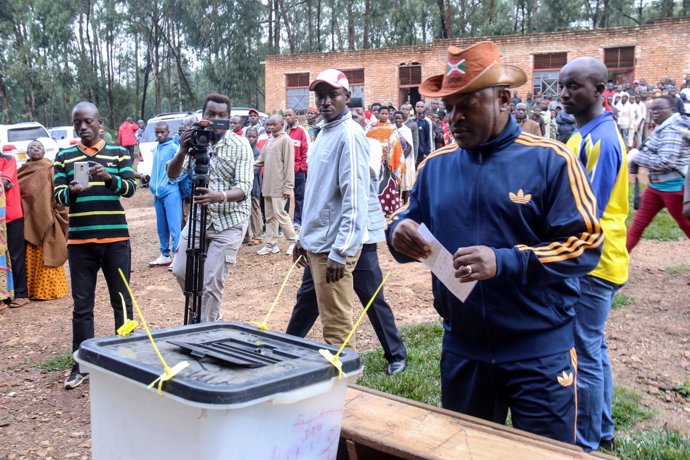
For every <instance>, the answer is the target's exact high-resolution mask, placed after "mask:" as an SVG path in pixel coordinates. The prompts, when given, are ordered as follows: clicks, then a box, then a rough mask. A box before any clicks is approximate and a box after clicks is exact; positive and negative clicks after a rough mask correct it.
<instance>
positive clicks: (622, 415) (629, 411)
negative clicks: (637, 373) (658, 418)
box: [613, 387, 654, 431]
mask: <svg viewBox="0 0 690 460" xmlns="http://www.w3.org/2000/svg"><path fill="white" fill-rule="evenodd" d="M641 401H642V395H640V393H638V392H637V391H635V390H632V389H630V388H625V387H616V388H614V390H613V419H614V421H615V422H616V429H617V430H619V431H625V430H629V429H631V428H632V427H633V426H634V425H636V424H637V423H640V422H641V421H643V420H647V419H648V418H650V417H652V416H653V415H654V411H653V410H652V409H650V408H648V407H646V406H643V405H642V403H641Z"/></svg>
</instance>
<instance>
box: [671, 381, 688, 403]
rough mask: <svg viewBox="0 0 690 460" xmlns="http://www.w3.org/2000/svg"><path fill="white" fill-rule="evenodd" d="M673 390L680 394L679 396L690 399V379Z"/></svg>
mask: <svg viewBox="0 0 690 460" xmlns="http://www.w3.org/2000/svg"><path fill="white" fill-rule="evenodd" d="M673 389H674V390H675V391H676V393H678V394H679V395H681V396H683V397H685V398H690V379H688V380H686V381H685V382H683V383H681V384H679V385H676V386H675V387H673Z"/></svg>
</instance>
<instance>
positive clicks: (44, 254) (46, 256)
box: [17, 140, 67, 300]
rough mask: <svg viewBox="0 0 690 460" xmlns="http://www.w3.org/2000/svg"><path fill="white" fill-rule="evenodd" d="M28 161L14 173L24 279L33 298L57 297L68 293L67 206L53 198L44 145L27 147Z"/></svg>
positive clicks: (51, 164)
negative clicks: (20, 209)
mask: <svg viewBox="0 0 690 460" xmlns="http://www.w3.org/2000/svg"><path fill="white" fill-rule="evenodd" d="M27 155H28V157H29V160H28V161H27V162H26V163H24V164H23V165H22V166H21V167H20V168H19V170H18V171H17V175H18V178H19V189H20V191H21V195H22V207H23V208H24V239H25V240H26V278H27V285H28V288H29V297H30V298H32V299H40V300H49V299H60V298H62V297H64V296H65V295H67V278H66V277H65V268H64V267H63V265H64V263H65V261H66V260H67V239H66V235H67V208H64V207H62V206H58V205H57V204H56V203H55V200H54V198H53V162H52V161H50V160H47V159H45V158H43V156H44V155H45V149H44V147H43V144H42V143H41V142H40V141H38V140H35V141H33V142H31V143H30V144H29V147H28V149H27Z"/></svg>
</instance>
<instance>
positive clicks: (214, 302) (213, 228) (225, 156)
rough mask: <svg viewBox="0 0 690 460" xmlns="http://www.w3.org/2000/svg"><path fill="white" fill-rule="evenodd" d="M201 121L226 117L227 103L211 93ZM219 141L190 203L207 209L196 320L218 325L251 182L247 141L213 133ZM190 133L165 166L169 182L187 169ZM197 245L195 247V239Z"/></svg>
mask: <svg viewBox="0 0 690 460" xmlns="http://www.w3.org/2000/svg"><path fill="white" fill-rule="evenodd" d="M202 113H203V118H204V119H205V120H209V121H211V120H213V119H225V120H227V119H228V118H229V117H230V99H229V98H228V97H227V96H224V95H222V94H209V95H208V96H206V99H205V100H204V105H203V109H202ZM215 133H216V138H217V139H218V140H217V142H216V143H215V144H214V145H213V147H212V151H211V160H210V162H209V180H208V187H197V188H196V190H197V195H196V196H195V197H194V202H195V203H198V204H199V205H201V206H206V207H207V209H208V215H207V221H206V241H205V244H206V246H207V250H206V263H205V265H204V289H203V294H202V298H201V316H200V321H201V322H202V323H203V322H210V321H218V320H220V317H221V315H220V303H221V300H222V299H223V286H224V280H225V277H226V275H227V274H228V271H229V270H230V268H231V267H232V265H233V264H234V263H235V260H236V257H237V251H238V250H239V248H240V246H241V245H242V240H243V238H244V235H245V233H246V232H247V225H248V223H249V217H250V214H251V196H250V195H251V190H252V184H253V182H254V168H253V163H254V155H253V153H252V148H251V147H250V145H249V142H248V141H247V139H246V138H244V137H242V136H238V135H237V134H235V133H233V132H231V131H225V130H216V131H215ZM191 134H192V131H191V130H187V131H186V132H185V133H184V134H182V136H181V138H180V149H179V150H178V152H177V154H175V156H174V157H173V159H172V160H170V162H169V163H168V177H169V178H170V180H175V179H177V178H178V177H179V176H180V174H181V173H182V170H183V169H185V168H188V167H189V162H190V157H189V155H188V153H189V150H188V148H189V143H190V140H191ZM188 236H189V222H187V225H186V226H185V228H184V229H183V230H182V234H181V235H180V246H179V249H178V254H177V256H176V257H175V258H174V260H173V263H172V271H173V274H174V275H175V277H176V278H177V281H178V282H179V283H180V286H181V287H182V288H183V289H184V280H185V272H186V269H187V240H188ZM196 246H197V247H199V241H198V240H197V242H196Z"/></svg>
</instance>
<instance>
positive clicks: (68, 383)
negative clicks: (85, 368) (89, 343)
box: [65, 366, 89, 390]
mask: <svg viewBox="0 0 690 460" xmlns="http://www.w3.org/2000/svg"><path fill="white" fill-rule="evenodd" d="M88 378H89V374H88V373H84V374H82V373H80V372H79V366H75V367H73V368H72V371H71V372H70V373H69V377H67V378H66V379H65V389H66V390H71V389H73V388H77V387H78V386H79V385H81V384H82V383H84V381H85V380H88Z"/></svg>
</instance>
